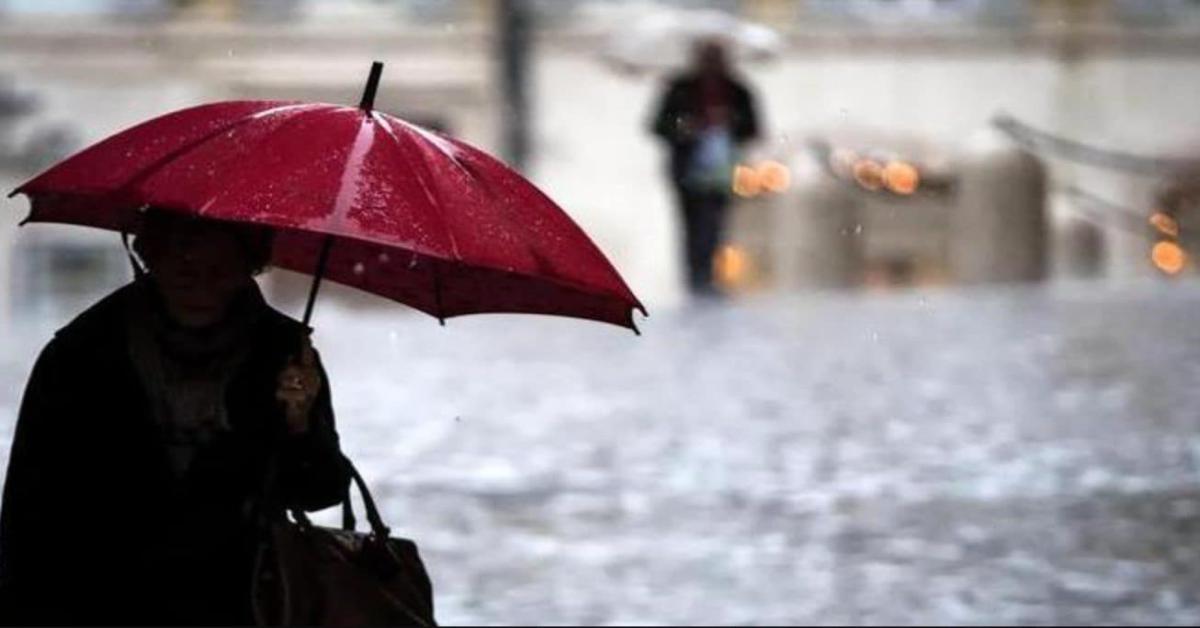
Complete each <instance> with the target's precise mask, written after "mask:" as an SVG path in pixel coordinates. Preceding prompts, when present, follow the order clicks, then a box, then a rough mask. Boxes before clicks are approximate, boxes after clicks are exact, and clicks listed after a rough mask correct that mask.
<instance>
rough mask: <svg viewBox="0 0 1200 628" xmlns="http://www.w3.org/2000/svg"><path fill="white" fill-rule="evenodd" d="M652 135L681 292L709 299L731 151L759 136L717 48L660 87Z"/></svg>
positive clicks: (711, 46)
mask: <svg viewBox="0 0 1200 628" xmlns="http://www.w3.org/2000/svg"><path fill="white" fill-rule="evenodd" d="M652 131H653V133H654V134H655V135H657V136H658V137H660V138H661V139H662V140H663V141H664V142H665V143H666V145H667V148H668V149H669V151H670V163H669V178H670V181H671V184H672V186H673V187H674V189H675V193H676V197H677V202H678V204H679V208H680V211H681V214H682V219H683V226H684V249H685V253H686V264H687V272H688V275H687V277H688V287H689V289H690V290H691V292H692V294H693V295H696V296H707V295H715V294H716V288H715V286H714V285H713V268H712V266H713V256H714V254H715V253H716V250H717V247H718V246H719V245H720V243H721V239H722V237H723V234H724V230H725V222H726V220H725V218H726V214H727V210H728V207H729V200H730V194H731V187H732V177H733V170H734V167H735V165H736V161H737V153H738V148H739V147H740V146H742V145H744V144H745V143H747V142H749V141H750V140H753V139H755V138H757V137H758V135H759V122H758V113H757V111H756V106H755V102H754V96H753V95H752V94H751V92H750V90H749V88H748V87H747V86H746V85H745V84H744V83H743V82H742V81H741V80H740V79H739V78H738V77H736V76H734V74H733V72H732V70H731V69H730V67H729V62H728V58H727V54H726V50H725V45H724V44H723V43H722V42H721V41H719V40H716V39H704V40H700V41H698V42H696V44H695V47H694V51H693V58H692V67H691V68H690V69H689V70H687V71H685V72H684V73H683V74H681V75H679V76H676V77H673V78H671V79H670V80H669V81H668V83H667V87H666V90H665V91H664V92H663V95H662V97H661V100H660V102H659V104H658V107H657V109H656V112H655V115H654V118H653V123H652Z"/></svg>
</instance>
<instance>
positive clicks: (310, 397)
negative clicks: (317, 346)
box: [275, 334, 321, 435]
mask: <svg viewBox="0 0 1200 628" xmlns="http://www.w3.org/2000/svg"><path fill="white" fill-rule="evenodd" d="M320 392H321V371H320V369H318V368H317V359H316V355H315V354H314V353H313V348H312V339H311V338H309V337H308V335H307V334H306V335H305V336H304V339H303V340H302V341H301V345H300V355H299V356H293V357H292V358H289V359H288V362H287V365H286V366H285V367H284V368H283V370H282V371H280V372H279V378H278V380H277V384H276V388H275V398H276V399H278V400H279V401H280V402H281V403H282V404H283V407H284V414H285V416H286V418H287V427H288V432H290V433H291V434H293V435H300V434H304V433H306V432H308V429H309V423H310V422H311V416H312V407H313V403H314V402H315V401H316V400H317V395H318V394H320Z"/></svg>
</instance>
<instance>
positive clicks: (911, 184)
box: [883, 161, 921, 196]
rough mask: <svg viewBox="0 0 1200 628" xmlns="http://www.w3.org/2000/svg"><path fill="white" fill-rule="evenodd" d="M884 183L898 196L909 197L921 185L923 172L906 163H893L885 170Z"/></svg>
mask: <svg viewBox="0 0 1200 628" xmlns="http://www.w3.org/2000/svg"><path fill="white" fill-rule="evenodd" d="M883 181H884V183H886V184H887V188H888V189H889V190H891V191H892V192H894V193H896V194H900V195H902V196H908V195H909V194H912V193H913V192H916V191H917V187H919V186H920V185H921V172H920V171H919V170H917V168H916V166H914V165H912V164H910V163H908V162H904V161H892V162H889V163H888V165H887V166H885V167H884V169H883Z"/></svg>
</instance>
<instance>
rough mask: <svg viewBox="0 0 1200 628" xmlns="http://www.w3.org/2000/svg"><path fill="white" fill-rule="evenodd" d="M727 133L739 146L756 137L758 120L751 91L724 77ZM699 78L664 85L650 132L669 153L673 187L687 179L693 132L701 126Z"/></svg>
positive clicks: (680, 78) (687, 77)
mask: <svg viewBox="0 0 1200 628" xmlns="http://www.w3.org/2000/svg"><path fill="white" fill-rule="evenodd" d="M726 84H727V87H728V94H729V107H730V112H729V115H730V120H729V122H730V126H731V129H730V131H731V132H732V135H733V139H734V141H735V142H737V143H738V144H742V143H745V142H748V141H750V140H753V139H755V138H757V137H758V136H759V132H760V129H759V120H758V113H757V108H756V105H755V101H754V96H753V94H752V93H751V92H750V89H749V88H748V87H746V85H744V84H743V83H742V82H741V81H739V80H738V79H736V78H734V77H732V76H731V77H727V78H726ZM703 106H704V103H703V98H702V96H701V93H700V78H699V77H698V76H697V75H695V74H686V75H682V76H678V77H675V78H674V79H672V80H670V81H669V82H668V84H667V87H666V89H665V90H664V92H663V95H662V97H661V100H660V101H659V103H658V106H657V108H656V109H655V114H654V118H653V120H652V122H651V131H652V132H653V133H654V134H655V135H657V136H658V137H660V138H662V139H663V140H664V141H665V142H666V143H667V145H668V147H669V148H670V151H671V161H670V173H671V179H672V180H673V181H675V183H676V184H681V183H682V182H683V180H684V178H685V177H686V174H687V172H686V170H687V165H688V162H689V161H690V160H691V156H692V152H693V150H694V149H695V147H696V142H695V140H696V135H695V131H696V129H697V128H698V127H699V125H700V122H699V120H700V116H701V108H702V107H703Z"/></svg>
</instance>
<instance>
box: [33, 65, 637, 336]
mask: <svg viewBox="0 0 1200 628" xmlns="http://www.w3.org/2000/svg"><path fill="white" fill-rule="evenodd" d="M382 67H383V66H382V64H380V63H376V64H375V65H374V66H373V67H372V69H371V78H370V80H369V81H368V83H367V88H366V91H365V93H364V94H363V100H362V103H361V104H360V105H359V107H346V106H339V105H330V104H317V103H296V102H280V101H235V102H221V103H214V104H208V105H202V106H199V107H193V108H190V109H183V110H180V111H176V112H174V113H169V114H167V115H164V116H162V117H159V118H155V119H153V120H150V121H148V122H145V123H142V124H140V125H138V126H135V127H133V128H131V129H128V130H126V131H123V132H121V133H118V134H116V135H113V136H112V137H109V138H108V139H105V140H103V141H101V142H99V143H98V144H95V145H93V146H91V147H89V148H87V149H85V150H83V151H82V152H80V153H78V154H76V155H74V156H72V157H70V158H68V159H66V160H64V161H62V162H60V163H59V164H57V165H55V166H54V167H52V168H50V169H49V170H47V171H46V172H44V173H42V174H41V175H39V176H37V177H35V178H34V179H33V180H31V181H29V182H27V183H25V184H24V185H22V186H20V187H19V188H17V189H16V190H14V191H13V192H12V194H10V196H12V195H15V194H18V193H20V194H25V195H27V196H28V197H29V198H30V201H31V205H32V210H31V212H30V215H29V218H28V219H27V220H26V221H27V222H28V221H35V222H57V223H70V224H78V225H86V226H91V227H100V228H104V229H110V230H114V231H120V232H124V233H128V232H131V231H133V230H134V229H135V228H136V226H137V223H138V220H139V217H140V210H141V209H142V208H144V207H146V206H150V205H152V206H156V207H164V208H168V209H174V210H178V211H183V212H187V213H191V214H194V215H197V216H202V217H205V218H211V219H217V220H228V221H237V222H248V223H255V224H260V225H267V226H269V227H272V228H273V229H275V230H276V233H277V237H276V240H275V248H274V251H273V255H272V260H271V263H272V264H273V265H275V266H278V267H281V268H287V269H290V270H295V271H300V272H305V273H313V274H314V281H313V288H312V292H311V294H310V297H309V303H308V307H307V308H306V311H305V315H304V320H305V322H306V323H307V322H308V320H309V318H310V316H311V313H312V305H313V301H314V299H315V297H316V294H317V288H318V287H319V285H320V279H321V277H322V276H325V277H329V278H330V279H332V280H333V281H337V282H338V283H342V284H346V285H349V286H352V287H355V288H359V289H361V290H365V291H367V292H371V293H374V294H377V295H380V296H384V297H387V298H390V299H394V300H396V301H400V302H402V303H405V304H408V305H410V306H412V307H414V308H416V309H418V310H421V311H423V312H426V313H428V314H430V315H432V316H436V317H437V318H439V319H441V320H442V321H443V322H444V320H445V319H446V318H449V317H452V316H460V315H464V314H478V313H485V312H497V313H499V312H511V313H530V314H551V315H560V316H572V317H577V318H585V319H592V320H597V321H603V322H607V323H613V324H616V325H621V326H625V327H629V328H630V329H633V330H634V331H637V328H636V327H635V326H634V322H633V310H634V309H639V310H641V311H642V312H643V314H644V313H645V308H643V307H642V305H641V303H640V302H639V301H638V300H637V297H635V296H634V295H633V293H632V292H631V291H630V290H629V287H628V286H627V285H626V284H625V282H624V281H623V280H622V279H621V276H620V275H619V274H618V273H617V271H616V270H615V269H614V268H613V266H612V264H610V263H609V262H608V260H607V259H606V258H605V257H604V254H603V253H601V252H600V250H599V249H598V248H597V247H596V245H595V244H593V243H592V241H591V240H590V239H589V238H588V237H587V235H586V234H585V233H584V232H583V230H582V229H580V228H579V226H578V225H576V224H575V222H574V221H572V220H571V218H570V217H568V216H567V215H566V213H564V212H563V211H562V209H561V208H559V207H558V206H557V205H556V204H555V203H554V202H553V201H551V200H550V199H549V198H547V197H546V195H544V194H543V193H542V192H540V191H539V190H538V189H537V188H536V187H534V186H533V184H531V183H530V182H529V181H527V180H525V179H524V178H523V177H521V176H520V175H519V174H517V173H516V172H514V171H512V170H511V169H509V168H508V167H506V166H505V165H504V164H502V163H500V162H499V161H498V160H496V159H494V158H492V157H490V156H488V155H487V154H485V153H484V152H482V151H480V150H479V149H476V148H474V147H472V146H469V145H467V144H465V143H463V142H461V141H458V140H455V139H453V138H450V137H447V136H445V135H441V134H437V133H434V132H432V131H428V130H426V129H423V128H421V127H419V126H416V125H413V124H410V123H408V122H405V121H404V120H401V119H399V118H397V117H394V116H390V115H387V114H384V113H382V112H379V111H373V110H372V107H373V103H374V99H375V91H376V88H377V86H378V83H379V76H380V73H381V71H382Z"/></svg>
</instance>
